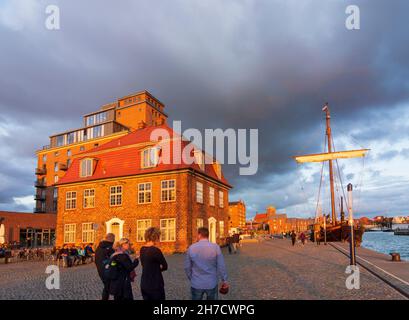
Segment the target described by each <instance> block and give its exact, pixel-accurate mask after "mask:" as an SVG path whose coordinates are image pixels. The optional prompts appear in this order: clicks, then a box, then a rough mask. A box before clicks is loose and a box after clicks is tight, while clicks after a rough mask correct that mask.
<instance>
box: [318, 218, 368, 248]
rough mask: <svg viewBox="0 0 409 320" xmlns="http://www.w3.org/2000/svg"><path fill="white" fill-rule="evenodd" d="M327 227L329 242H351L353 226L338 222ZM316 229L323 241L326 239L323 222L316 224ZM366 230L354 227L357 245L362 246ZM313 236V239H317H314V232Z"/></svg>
mask: <svg viewBox="0 0 409 320" xmlns="http://www.w3.org/2000/svg"><path fill="white" fill-rule="evenodd" d="M326 229H327V231H326V240H327V242H349V241H350V239H351V227H350V226H349V225H346V224H343V225H341V224H338V225H336V226H331V225H328V226H327V228H326ZM314 230H315V231H316V232H318V233H319V234H320V239H321V241H324V239H325V234H324V228H323V226H322V225H321V224H315V225H314ZM364 232H365V228H363V227H354V240H355V246H356V247H360V246H361V243H362V237H363V234H364ZM311 236H312V239H311V240H312V241H315V239H313V237H314V233H312V234H311Z"/></svg>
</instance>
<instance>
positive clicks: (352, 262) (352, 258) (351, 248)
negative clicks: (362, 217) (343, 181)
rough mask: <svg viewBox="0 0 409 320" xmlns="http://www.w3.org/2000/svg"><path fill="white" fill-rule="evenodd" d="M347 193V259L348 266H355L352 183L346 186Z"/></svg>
mask: <svg viewBox="0 0 409 320" xmlns="http://www.w3.org/2000/svg"><path fill="white" fill-rule="evenodd" d="M347 191H348V213H349V225H350V227H351V235H350V241H349V257H350V265H351V266H354V265H356V262H355V236H354V216H353V212H352V183H349V184H348V186H347Z"/></svg>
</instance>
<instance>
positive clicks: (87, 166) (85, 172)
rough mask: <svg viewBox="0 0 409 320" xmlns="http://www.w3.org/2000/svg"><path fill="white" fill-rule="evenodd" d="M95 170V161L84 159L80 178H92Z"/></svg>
mask: <svg viewBox="0 0 409 320" xmlns="http://www.w3.org/2000/svg"><path fill="white" fill-rule="evenodd" d="M93 169H94V160H93V159H83V160H81V165H80V177H90V176H92V171H93Z"/></svg>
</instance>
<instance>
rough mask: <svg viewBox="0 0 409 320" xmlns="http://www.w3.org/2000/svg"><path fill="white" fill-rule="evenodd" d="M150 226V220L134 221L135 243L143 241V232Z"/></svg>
mask: <svg viewBox="0 0 409 320" xmlns="http://www.w3.org/2000/svg"><path fill="white" fill-rule="evenodd" d="M151 226H152V220H151V219H141V220H136V241H138V242H144V241H145V231H146V229H148V228H150V227H151Z"/></svg>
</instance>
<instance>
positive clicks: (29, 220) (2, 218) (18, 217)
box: [0, 211, 56, 247]
mask: <svg viewBox="0 0 409 320" xmlns="http://www.w3.org/2000/svg"><path fill="white" fill-rule="evenodd" d="M1 225H2V227H0V228H1V229H3V230H2V232H4V235H3V234H0V243H2V242H5V243H19V244H21V245H22V246H28V247H35V246H49V245H52V244H53V240H54V238H55V226H56V215H55V214H41V215H39V214H35V213H24V212H10V211H0V226H1Z"/></svg>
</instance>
